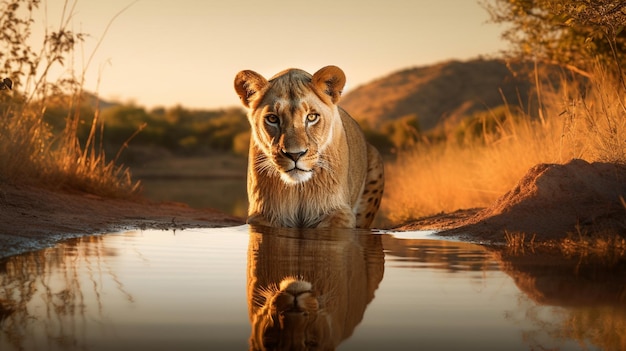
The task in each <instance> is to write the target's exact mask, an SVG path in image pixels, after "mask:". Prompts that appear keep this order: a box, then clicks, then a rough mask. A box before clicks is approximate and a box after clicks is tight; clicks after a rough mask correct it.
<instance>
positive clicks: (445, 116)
mask: <svg viewBox="0 0 626 351" xmlns="http://www.w3.org/2000/svg"><path fill="white" fill-rule="evenodd" d="M525 78H526V77H515V75H514V74H513V73H512V72H511V71H510V70H509V68H508V67H507V65H506V64H505V63H504V62H503V61H501V60H484V59H475V60H471V61H465V62H461V61H447V62H442V63H438V64H434V65H431V66H423V67H415V68H409V69H405V70H402V71H398V72H395V73H392V74H390V75H388V76H386V77H382V78H379V79H377V80H374V81H372V82H371V83H367V84H365V85H362V86H359V87H357V88H355V89H354V90H352V91H350V92H348V93H346V94H345V96H344V97H343V98H342V100H341V103H340V105H341V106H342V107H343V108H344V109H346V110H347V111H349V113H350V114H351V115H352V116H353V117H354V118H356V119H357V120H359V121H360V122H365V124H366V125H368V126H369V127H371V128H376V127H379V126H380V125H381V124H382V123H384V122H386V121H389V120H394V119H398V118H402V117H406V116H414V117H417V120H418V122H419V127H420V129H421V130H422V131H426V130H429V129H432V128H434V127H436V126H437V125H439V124H440V123H442V122H443V121H452V122H454V121H458V120H460V119H461V118H462V117H464V116H468V115H471V114H472V113H475V112H478V111H484V110H487V109H490V108H494V107H497V106H499V105H502V104H503V103H504V101H505V100H504V98H506V101H507V102H509V103H512V104H517V105H519V104H520V103H521V105H522V106H526V105H527V99H528V98H527V96H528V91H529V90H530V88H531V85H530V83H529V82H528V80H527V79H525ZM503 97H504V98H503Z"/></svg>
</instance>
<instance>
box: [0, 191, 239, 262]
mask: <svg viewBox="0 0 626 351" xmlns="http://www.w3.org/2000/svg"><path fill="white" fill-rule="evenodd" d="M240 224H243V219H241V218H236V217H232V216H229V215H226V214H224V213H221V212H219V211H216V210H211V209H203V210H199V209H193V208H190V207H189V206H187V205H184V204H179V203H155V202H151V201H147V200H142V199H135V200H122V199H107V198H102V197H98V196H94V195H88V194H84V193H69V192H62V191H50V190H45V189H39V188H33V187H24V186H12V185H7V184H2V183H0V257H6V256H10V255H14V254H17V253H20V252H24V251H28V250H33V249H37V248H40V247H43V246H47V245H49V244H52V243H54V242H56V241H58V240H61V239H63V238H69V237H73V236H80V235H86V234H94V233H107V232H117V231H120V230H124V229H184V228H198V227H222V226H230V225H240Z"/></svg>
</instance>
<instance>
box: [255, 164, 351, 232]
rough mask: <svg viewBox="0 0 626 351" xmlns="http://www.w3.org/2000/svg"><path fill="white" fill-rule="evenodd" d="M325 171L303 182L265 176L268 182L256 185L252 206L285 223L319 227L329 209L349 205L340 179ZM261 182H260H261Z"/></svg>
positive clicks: (276, 222)
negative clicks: (326, 174) (325, 174)
mask: <svg viewBox="0 0 626 351" xmlns="http://www.w3.org/2000/svg"><path fill="white" fill-rule="evenodd" d="M323 176H324V174H323V173H318V174H316V175H315V176H313V178H312V179H311V180H309V181H307V182H305V183H302V184H295V185H289V184H285V183H284V182H283V181H282V180H280V179H264V180H263V183H264V185H266V186H257V187H254V189H253V196H252V197H251V198H250V202H251V203H250V205H251V210H254V211H257V212H259V213H262V214H263V215H264V216H265V217H266V218H267V219H268V220H269V221H270V222H271V223H272V224H274V225H278V226H283V227H299V228H303V227H316V226H317V225H318V224H319V223H320V222H321V221H322V220H323V219H324V218H325V217H326V216H327V215H328V214H329V213H332V212H334V211H335V210H336V209H338V208H342V207H345V206H346V205H348V202H349V196H348V195H347V193H346V191H344V190H343V189H342V185H341V184H340V183H337V182H332V181H328V180H327V179H320V178H322V177H323ZM258 185H260V184H258Z"/></svg>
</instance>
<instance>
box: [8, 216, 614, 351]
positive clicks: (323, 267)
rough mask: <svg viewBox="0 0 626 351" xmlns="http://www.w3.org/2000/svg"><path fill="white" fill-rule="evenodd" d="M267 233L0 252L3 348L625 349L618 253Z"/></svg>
mask: <svg viewBox="0 0 626 351" xmlns="http://www.w3.org/2000/svg"><path fill="white" fill-rule="evenodd" d="M265 230H267V231H265ZM263 231H264V232H260V228H249V227H247V226H241V227H235V228H221V229H200V230H186V231H182V232H176V233H174V232H170V231H143V232H129V233H124V234H121V235H105V236H94V237H85V238H82V239H75V240H70V241H66V242H64V243H61V244H59V245H57V246H55V247H54V248H50V249H46V250H41V251H37V252H32V253H27V254H23V255H19V256H13V257H9V258H7V259H3V260H0V350H2V351H8V350H38V349H44V350H77V349H80V350H90V351H94V350H120V349H142V350H143V349H149V350H152V351H156V350H175V349H176V350H178V349H180V350H190V349H194V350H195V349H197V350H206V349H215V350H241V349H245V348H246V347H250V348H251V349H263V348H270V349H271V348H279V346H285V347H291V346H293V347H292V348H294V349H295V348H296V346H294V345H296V344H298V345H300V346H302V345H303V344H304V346H306V347H309V348H314V347H315V346H316V345H317V348H318V349H334V348H338V349H340V350H344V351H346V350H363V349H389V350H394V351H395V350H413V349H416V348H421V349H427V350H449V349H464V350H473V349H483V350H484V349H502V350H504V349H506V350H527V349H544V350H545V349H559V350H580V349H588V350H596V349H602V350H626V333H624V330H626V274H625V273H626V261H624V260H623V259H622V258H617V259H614V260H612V261H608V262H598V261H597V260H596V261H594V260H592V259H591V258H589V257H583V258H572V257H556V256H554V255H542V254H541V253H526V254H525V255H514V254H511V253H509V252H506V251H504V252H501V251H489V250H487V249H486V248H485V247H483V246H480V245H474V244H469V243H463V242H451V241H440V240H433V238H432V237H430V239H425V238H424V236H423V235H421V236H420V234H419V233H413V234H411V233H391V234H371V233H370V232H368V231H352V230H339V231H316V230H300V231H298V230H275V229H263ZM383 273H384V280H383ZM374 296H375V298H374ZM251 324H252V328H251ZM286 336H289V338H286ZM290 343H291V345H290V346H288V345H289V344H290Z"/></svg>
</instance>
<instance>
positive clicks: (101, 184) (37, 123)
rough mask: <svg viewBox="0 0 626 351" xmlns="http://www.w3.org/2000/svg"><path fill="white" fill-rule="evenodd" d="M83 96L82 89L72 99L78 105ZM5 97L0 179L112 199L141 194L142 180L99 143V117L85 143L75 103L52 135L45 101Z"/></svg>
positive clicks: (0, 120) (0, 121)
mask: <svg viewBox="0 0 626 351" xmlns="http://www.w3.org/2000/svg"><path fill="white" fill-rule="evenodd" d="M2 93H4V91H3V92H2ZM79 97H80V91H77V92H76V93H75V96H73V97H72V99H71V100H73V102H70V103H71V104H76V103H78V99H79ZM3 100H4V101H5V103H6V105H5V106H6V108H5V112H4V114H3V115H2V116H0V135H1V136H2V137H1V138H0V181H2V182H5V183H11V184H23V185H31V186H40V187H46V188H51V189H71V190H77V191H85V192H90V193H93V194H98V195H103V196H113V197H126V196H130V195H132V194H134V193H135V192H136V190H137V188H138V186H139V184H138V183H137V182H134V181H132V179H131V177H130V173H129V170H128V169H127V168H125V167H123V166H120V165H116V164H115V162H113V161H109V160H106V159H105V156H104V150H102V147H101V145H99V144H98V143H97V140H98V138H97V137H98V136H99V135H100V128H101V123H100V122H99V121H98V118H97V116H95V118H94V123H93V125H92V127H91V128H92V131H91V133H90V135H89V137H88V138H87V140H82V141H81V140H79V139H78V136H77V135H78V127H79V124H80V121H81V116H80V115H79V113H78V112H74V111H75V110H77V109H75V108H73V106H68V110H69V111H70V112H69V113H68V116H67V119H66V128H65V130H64V131H63V133H61V134H60V135H53V134H52V133H51V132H50V127H49V126H48V125H47V124H46V123H45V122H44V121H43V111H44V109H45V105H42V104H41V103H21V102H16V101H14V99H11V98H9V97H4V99H3Z"/></svg>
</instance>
